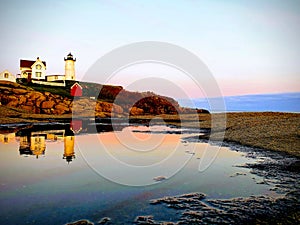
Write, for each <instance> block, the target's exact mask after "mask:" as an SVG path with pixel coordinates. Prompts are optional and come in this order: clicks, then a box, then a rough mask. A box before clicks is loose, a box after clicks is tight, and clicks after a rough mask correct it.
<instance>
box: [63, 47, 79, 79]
mask: <svg viewBox="0 0 300 225" xmlns="http://www.w3.org/2000/svg"><path fill="white" fill-rule="evenodd" d="M64 60H65V80H75V79H76V78H75V61H76V59H75V58H73V55H72V54H71V52H70V53H69V54H68V55H67V58H64Z"/></svg>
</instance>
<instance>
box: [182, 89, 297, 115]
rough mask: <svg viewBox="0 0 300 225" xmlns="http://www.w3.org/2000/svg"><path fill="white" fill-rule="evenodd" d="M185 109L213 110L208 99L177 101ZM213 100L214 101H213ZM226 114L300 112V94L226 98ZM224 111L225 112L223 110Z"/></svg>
mask: <svg viewBox="0 0 300 225" xmlns="http://www.w3.org/2000/svg"><path fill="white" fill-rule="evenodd" d="M177 100H178V102H179V104H180V105H181V106H184V107H193V108H194V107H196V108H201V109H208V110H209V111H213V110H211V107H210V106H209V101H208V99H207V98H194V99H177ZM212 100H213V99H212ZM224 103H225V111H226V112H266V111H268V112H269V111H272V112H297V113H299V112H300V92H296V93H280V94H256V95H240V96H225V97H224ZM221 111H224V110H221Z"/></svg>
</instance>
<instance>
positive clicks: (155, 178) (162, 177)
mask: <svg viewBox="0 0 300 225" xmlns="http://www.w3.org/2000/svg"><path fill="white" fill-rule="evenodd" d="M166 179H167V177H165V176H157V177H154V178H153V180H155V181H163V180H166Z"/></svg>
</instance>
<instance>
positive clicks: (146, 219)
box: [134, 215, 157, 224]
mask: <svg viewBox="0 0 300 225" xmlns="http://www.w3.org/2000/svg"><path fill="white" fill-rule="evenodd" d="M134 222H135V223H136V224H157V223H155V221H154V220H153V216H152V215H149V216H137V217H136V218H135V220H134Z"/></svg>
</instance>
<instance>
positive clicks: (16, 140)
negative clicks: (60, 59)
mask: <svg viewBox="0 0 300 225" xmlns="http://www.w3.org/2000/svg"><path fill="white" fill-rule="evenodd" d="M77 132H78V134H76V133H77ZM74 133H75V134H74ZM196 134H199V133H198V132H197V131H194V130H184V129H177V128H174V127H167V126H150V127H146V126H122V127H119V129H115V131H105V129H104V130H103V131H102V132H100V133H90V132H89V131H88V130H80V131H76V132H74V131H71V130H70V129H66V128H65V127H60V126H47V127H45V126H41V127H34V128H26V129H21V130H17V131H16V130H13V132H12V131H11V130H10V131H2V133H1V134H0V141H1V142H0V160H1V162H0V169H1V175H0V177H1V179H0V182H1V183H0V189H1V192H0V207H1V211H0V224H66V223H68V222H73V221H76V220H79V219H89V220H91V221H93V222H97V221H99V220H100V219H101V218H103V217H110V218H111V220H112V222H113V224H131V223H132V222H133V221H134V219H135V217H136V216H139V215H154V216H155V218H156V219H157V220H168V221H176V220H178V217H179V214H178V212H176V211H175V210H174V211H173V210H172V209H168V208H165V207H163V206H160V205H150V204H149V201H150V200H151V199H155V198H161V197H164V196H173V195H179V194H184V193H190V192H202V193H205V194H206V195H207V198H209V199H214V198H232V197H240V196H242V197H247V196H250V195H272V194H273V193H272V192H270V190H269V189H270V186H267V185H264V184H257V182H256V181H257V180H259V179H261V178H260V177H258V176H256V175H254V174H251V173H250V171H249V169H247V168H241V167H235V165H240V164H244V163H249V162H254V161H255V160H257V159H252V158H249V157H245V155H244V153H240V152H236V151H232V150H230V149H229V148H226V147H222V148H220V149H219V148H210V149H208V148H207V147H208V144H206V143H190V142H187V141H185V140H184V139H183V138H185V137H189V136H195V135H196ZM200 164H202V165H203V164H205V165H208V166H207V168H205V169H203V170H202V171H199V168H200V167H199V165H200Z"/></svg>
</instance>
